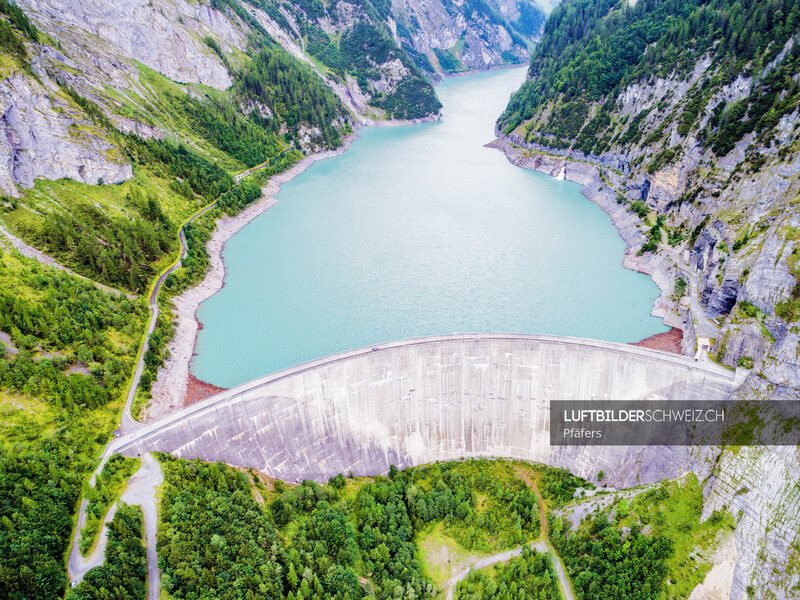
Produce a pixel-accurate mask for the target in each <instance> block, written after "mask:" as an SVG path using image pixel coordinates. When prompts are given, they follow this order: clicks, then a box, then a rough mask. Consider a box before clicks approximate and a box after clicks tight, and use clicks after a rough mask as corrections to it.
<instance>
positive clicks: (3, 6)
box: [0, 0, 39, 69]
mask: <svg viewBox="0 0 800 600" xmlns="http://www.w3.org/2000/svg"><path fill="white" fill-rule="evenodd" d="M0 14H2V17H0V51H2V53H3V54H6V55H8V56H16V57H17V59H18V61H19V62H20V64H22V65H23V67H25V68H26V69H30V63H29V57H28V51H27V50H26V49H25V43H24V41H23V40H24V39H25V38H27V39H28V40H30V41H32V42H38V41H39V32H38V30H37V29H36V27H35V26H34V25H33V24H32V23H31V22H30V20H28V17H27V16H26V15H25V13H24V12H23V11H22V9H20V8H19V7H18V6H17V5H16V4H14V3H13V2H9V1H8V0H0ZM3 17H4V18H3ZM15 30H16V31H19V34H17V33H16V31H15Z"/></svg>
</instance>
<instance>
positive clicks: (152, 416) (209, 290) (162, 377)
mask: <svg viewBox="0 0 800 600" xmlns="http://www.w3.org/2000/svg"><path fill="white" fill-rule="evenodd" d="M357 138H358V134H357V133H353V134H351V135H349V136H347V137H346V138H345V139H344V140H343V143H342V145H341V147H339V148H337V149H336V150H327V151H325V152H318V153H315V154H309V155H308V156H306V157H305V158H303V159H302V160H301V161H299V162H297V163H295V164H294V165H293V166H292V167H291V168H289V169H287V170H286V171H284V172H283V173H279V174H277V175H274V176H273V177H271V178H270V179H269V181H268V182H267V184H266V185H265V186H264V187H263V188H262V189H261V192H262V194H263V195H262V197H261V199H259V200H258V201H257V202H255V203H254V204H251V205H250V206H248V207H247V208H246V209H244V210H243V211H242V212H240V213H239V214H238V215H236V216H235V217H229V216H224V217H222V218H220V219H218V220H217V223H216V228H215V229H214V233H213V234H212V236H211V239H210V240H209V241H208V244H207V245H206V250H207V251H208V257H209V267H208V271H207V273H206V276H205V277H204V278H203V280H202V281H201V282H200V283H199V284H197V285H196V286H194V287H192V288H189V289H188V290H186V291H184V292H183V293H182V294H181V295H180V296H177V297H175V298H173V306H174V312H175V321H176V323H175V334H174V335H173V337H172V340H171V341H170V342H169V344H168V345H167V348H168V350H169V353H170V354H169V358H168V359H167V360H166V361H165V362H164V364H163V365H162V366H161V368H159V370H158V378H157V379H156V381H155V383H154V384H153V388H152V399H151V401H150V404H149V405H148V406H147V407H146V408H144V409H143V410H142V415H141V420H142V422H145V423H146V422H150V421H154V420H157V419H159V418H161V417H163V416H165V415H167V414H169V413H171V412H174V411H176V410H178V409H180V408H181V407H183V406H184V405H185V404H186V402H187V401H197V400H200V399H201V398H203V397H206V396H204V395H203V394H202V393H200V394H198V393H196V391H197V385H198V384H204V385H206V386H210V387H208V388H204V389H205V390H206V391H207V392H208V393H207V394H206V395H212V393H213V391H214V390H216V389H219V388H216V386H211V384H207V383H206V382H201V381H200V380H198V379H194V378H193V380H192V383H194V386H193V388H194V390H195V391H194V392H193V393H191V394H189V384H190V377H191V375H190V373H189V367H190V363H191V360H192V356H194V346H195V341H196V339H197V331H198V330H199V323H198V321H197V316H196V313H197V309H198V307H199V306H200V304H201V303H202V302H203V301H205V300H207V299H208V298H210V297H211V296H213V295H214V294H216V293H217V292H218V291H219V290H221V289H222V286H223V285H224V284H225V264H224V262H223V260H222V249H223V248H224V247H225V244H226V243H227V241H228V240H229V239H230V238H232V237H233V236H234V235H236V234H237V233H238V232H239V231H241V230H242V229H243V228H244V227H245V226H246V225H247V224H248V223H250V221H252V220H253V219H255V218H256V217H257V216H259V215H261V214H262V213H264V212H266V211H267V210H269V209H270V208H272V207H273V206H275V204H277V202H278V201H277V200H276V199H275V198H274V196H275V195H276V194H277V193H278V192H279V191H280V189H281V186H282V185H283V184H284V183H286V182H288V181H291V180H292V179H294V178H295V177H297V176H298V175H299V174H300V173H302V172H303V171H305V170H306V169H307V168H308V167H310V166H311V165H313V164H314V163H315V162H317V161H318V160H324V159H326V158H331V157H333V156H339V155H340V154H343V153H344V152H345V151H347V149H348V148H350V144H352V143H353V142H354V141H355V140H356V139H357Z"/></svg>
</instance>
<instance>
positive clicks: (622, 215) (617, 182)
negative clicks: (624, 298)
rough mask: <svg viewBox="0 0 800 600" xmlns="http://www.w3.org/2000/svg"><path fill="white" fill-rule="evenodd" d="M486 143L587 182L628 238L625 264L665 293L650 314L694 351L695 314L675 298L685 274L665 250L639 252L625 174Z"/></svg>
mask: <svg viewBox="0 0 800 600" xmlns="http://www.w3.org/2000/svg"><path fill="white" fill-rule="evenodd" d="M486 147H487V148H495V149H497V150H500V151H501V152H502V153H503V154H505V155H506V158H507V159H508V160H509V161H510V162H511V163H512V164H514V165H516V166H518V167H521V168H523V169H529V170H531V171H538V172H540V173H544V174H545V175H550V176H551V177H555V178H557V179H562V180H567V181H572V182H573V183H577V184H579V185H581V186H583V189H582V190H581V193H582V194H583V195H584V196H586V198H588V199H589V200H591V201H592V202H594V203H595V204H597V205H598V206H599V207H600V208H602V209H603V210H604V211H605V212H606V214H608V216H610V217H611V220H612V222H613V223H614V226H615V227H616V228H617V231H618V232H619V235H620V237H621V238H622V240H623V241H624V242H625V246H626V250H625V258H624V259H623V261H622V266H623V267H625V268H626V269H630V270H632V271H636V272H638V273H643V274H645V275H648V276H650V278H652V280H653V281H654V282H655V284H656V285H657V286H658V289H659V290H661V294H660V295H659V297H658V298H656V300H655V302H654V303H653V310H652V311H650V314H651V315H653V316H654V317H658V318H659V319H661V320H662V321H663V322H664V325H666V326H667V327H669V328H670V329H672V328H674V329H678V330H680V331H681V332H682V342H681V349H682V351H683V354H692V353H694V346H695V336H694V328H693V327H692V319H691V315H689V314H688V312H687V311H686V310H685V309H684V308H682V307H681V306H679V305H678V304H676V303H675V302H674V301H673V300H672V294H673V293H674V292H675V281H676V279H677V278H678V277H680V276H681V274H680V272H679V271H678V269H677V268H676V266H675V264H674V263H673V261H671V260H669V259H668V258H667V257H665V256H662V255H661V254H653V253H647V254H643V255H641V256H637V254H636V251H637V250H638V248H639V247H640V246H641V245H642V243H644V241H645V236H644V234H643V233H642V231H641V230H640V226H641V222H640V220H639V218H638V217H636V216H635V215H634V214H633V213H631V212H629V211H628V210H627V208H626V205H625V204H618V203H617V192H616V190H615V188H622V187H623V186H622V181H621V180H622V176H621V175H618V174H617V173H616V172H615V171H613V170H612V169H608V168H606V169H603V174H602V176H601V172H600V170H601V169H602V167H601V166H599V165H596V164H594V163H590V162H583V161H576V160H573V159H570V158H569V157H565V156H559V155H553V154H546V153H544V152H540V151H537V150H531V149H527V148H521V147H519V146H517V145H515V144H513V143H512V142H510V141H509V140H507V139H504V138H498V139H496V140H494V141H493V142H490V143H488V144H486ZM604 178H605V181H604ZM666 334H670V332H666ZM673 335H674V334H673ZM648 339H650V338H648ZM644 341H645V340H642V341H641V342H638V343H642V342H644Z"/></svg>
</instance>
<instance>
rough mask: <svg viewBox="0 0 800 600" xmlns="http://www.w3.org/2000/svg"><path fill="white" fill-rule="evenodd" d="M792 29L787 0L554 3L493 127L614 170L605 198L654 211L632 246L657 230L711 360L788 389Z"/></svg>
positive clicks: (794, 16) (798, 168)
mask: <svg viewBox="0 0 800 600" xmlns="http://www.w3.org/2000/svg"><path fill="white" fill-rule="evenodd" d="M798 24H800V2H797V1H795V0H786V1H784V0H772V1H770V2H737V3H734V2H730V1H728V0H716V1H714V2H695V1H689V2H684V1H680V2H677V1H675V2H672V1H667V2H656V1H653V0H647V1H640V2H637V3H636V4H635V6H634V7H631V6H629V5H628V4H627V3H625V2H614V1H611V0H604V1H603V2H587V1H571V2H566V3H564V4H562V5H561V6H560V7H559V8H557V9H556V10H555V11H554V12H553V15H552V17H551V19H550V21H548V23H547V26H546V28H545V33H544V38H543V41H542V44H541V45H540V46H539V47H538V48H537V50H536V52H535V54H534V57H533V61H532V63H531V68H530V72H529V75H530V77H529V79H528V81H526V83H525V84H524V85H523V87H522V88H521V89H520V90H519V91H518V92H517V93H516V94H515V95H514V96H513V97H512V99H511V101H510V103H509V105H508V107H507V109H506V111H505V112H504V113H503V115H502V116H501V118H500V120H499V121H498V126H499V127H500V128H501V129H502V131H503V133H504V134H505V135H506V136H508V138H509V139H510V140H513V141H514V142H515V143H517V144H519V145H520V146H522V147H526V148H532V149H537V148H538V149H541V150H545V151H547V152H550V153H555V154H566V155H569V156H571V157H573V158H576V159H580V160H589V161H592V162H595V163H597V164H602V165H606V166H607V167H610V168H612V169H615V170H617V171H618V172H619V173H620V174H622V176H623V180H624V181H623V182H622V183H621V185H620V189H619V192H620V202H624V203H627V204H629V205H630V206H631V207H632V210H639V211H641V212H642V214H643V215H644V214H645V213H646V212H647V211H648V210H649V211H651V212H652V214H653V215H663V216H664V219H663V220H662V221H663V223H662V224H661V225H660V226H659V227H658V228H657V230H656V231H654V230H653V229H652V227H649V228H648V231H647V233H646V234H645V238H647V240H646V241H647V243H646V244H645V245H644V248H643V249H644V251H645V252H648V251H654V250H657V249H658V247H659V244H660V243H661V237H662V236H663V237H664V238H665V239H664V242H667V243H665V244H662V245H661V248H662V250H661V252H662V254H663V253H666V252H668V251H669V249H670V248H673V249H674V252H675V253H676V254H678V255H680V254H681V253H682V252H686V253H687V254H688V257H687V258H688V262H689V263H690V265H691V267H692V269H693V270H694V271H696V272H697V274H698V275H699V276H700V278H701V282H700V292H701V295H702V298H701V304H702V306H703V308H704V311H705V313H706V314H707V316H708V317H710V318H712V319H717V320H719V321H720V323H721V325H722V327H721V329H720V331H719V332H718V335H715V336H714V337H716V339H717V341H716V345H715V349H714V350H715V354H716V356H717V358H718V359H719V360H720V361H722V362H723V363H724V364H727V365H730V366H737V365H739V366H741V365H740V362H741V363H742V364H745V365H746V366H748V367H752V366H753V365H755V368H756V369H757V370H760V371H762V372H763V374H764V376H765V377H766V378H767V379H769V380H770V381H772V382H773V383H776V384H788V385H792V386H798V385H800V370H798V367H799V366H800V363H798V362H797V356H796V354H795V349H796V347H797V342H798V340H800V338H798V331H797V327H796V325H794V323H795V322H796V321H797V320H798V318H800V286H798V285H797V281H798V275H800V270H799V269H798V264H797V253H798V252H800V251H798V250H796V249H797V246H798V241H799V240H800V238H799V237H798V234H797V227H798V225H800V216H799V215H798V207H797V198H798V193H800V185H798V179H797V175H798V173H800V160H799V159H798V149H799V148H800V131H798V123H800V119H799V118H798V107H799V106H800V83H798V77H799V75H798V74H799V73H800V43H799V42H800V39H799V38H798V37H797V35H796V32H797V27H798ZM636 202H639V203H643V204H644V206H642V207H641V208H640V207H639V206H638V205H634V204H633V203H636ZM650 225H651V226H652V225H653V223H651V224H650Z"/></svg>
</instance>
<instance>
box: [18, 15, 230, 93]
mask: <svg viewBox="0 0 800 600" xmlns="http://www.w3.org/2000/svg"><path fill="white" fill-rule="evenodd" d="M21 4H22V6H24V7H25V8H27V9H29V10H31V11H32V12H34V13H35V14H36V15H37V17H38V18H40V19H43V20H47V21H50V22H51V23H52V24H53V27H54V29H55V30H56V31H59V30H62V31H63V29H73V30H74V29H77V30H80V33H81V34H82V35H83V36H84V37H85V38H87V42H88V43H89V44H92V45H94V44H107V45H108V46H109V47H110V49H111V50H112V52H114V53H115V54H118V55H119V56H121V57H125V58H129V59H132V60H135V61H139V62H141V63H143V64H145V65H147V66H148V67H150V68H151V69H153V70H155V71H158V72H160V73H163V74H164V75H166V76H167V77H169V78H170V79H173V80H175V81H178V82H181V83H199V84H203V85H207V86H210V87H213V88H217V89H219V90H224V89H226V88H228V87H229V86H230V85H231V84H232V83H233V79H232V78H231V76H230V74H229V73H228V70H227V68H226V67H225V65H223V64H222V62H221V60H220V58H219V57H218V56H217V55H216V54H214V52H213V51H211V49H210V48H209V47H208V46H207V45H205V44H204V43H203V41H202V40H203V37H204V36H205V35H209V34H213V35H215V37H219V38H221V39H224V40H225V41H226V42H227V43H228V44H230V45H231V46H232V47H234V48H236V49H238V50H241V49H243V48H244V44H245V40H244V37H243V35H242V32H241V31H240V30H239V29H238V28H237V27H236V26H234V24H233V23H231V21H230V20H229V18H228V17H226V16H225V15H223V14H222V13H221V12H219V11H217V10H215V9H213V8H211V7H210V6H208V5H207V4H202V3H198V4H190V3H188V2H183V1H182V0H154V1H152V2H151V1H150V0H108V1H104V0H69V1H66V0H24V1H23V2H21Z"/></svg>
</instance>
